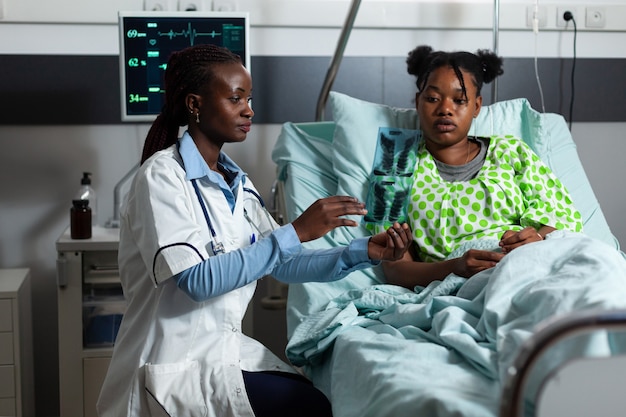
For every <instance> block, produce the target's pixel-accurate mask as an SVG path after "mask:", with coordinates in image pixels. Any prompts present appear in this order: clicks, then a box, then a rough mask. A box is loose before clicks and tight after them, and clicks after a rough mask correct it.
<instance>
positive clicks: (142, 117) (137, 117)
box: [118, 11, 252, 122]
mask: <svg viewBox="0 0 626 417" xmlns="http://www.w3.org/2000/svg"><path fill="white" fill-rule="evenodd" d="M151 17H154V18H187V19H188V18H193V19H198V18H200V19H201V18H235V19H243V21H244V26H245V27H244V32H245V33H244V38H245V39H244V42H245V45H246V51H245V57H242V58H243V60H244V62H243V64H244V66H245V67H246V68H247V69H248V71H252V70H251V68H250V66H251V60H250V14H249V13H248V12H237V11H232V12H231V11H228V12H225V11H219V12H218V11H120V12H118V34H119V35H118V36H119V72H120V105H121V120H122V122H153V121H154V119H156V117H157V115H156V114H128V108H127V106H126V70H125V65H126V63H125V61H126V59H125V56H124V52H125V46H124V36H125V35H124V19H125V18H151Z"/></svg>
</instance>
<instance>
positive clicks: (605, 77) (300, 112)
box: [0, 55, 626, 125]
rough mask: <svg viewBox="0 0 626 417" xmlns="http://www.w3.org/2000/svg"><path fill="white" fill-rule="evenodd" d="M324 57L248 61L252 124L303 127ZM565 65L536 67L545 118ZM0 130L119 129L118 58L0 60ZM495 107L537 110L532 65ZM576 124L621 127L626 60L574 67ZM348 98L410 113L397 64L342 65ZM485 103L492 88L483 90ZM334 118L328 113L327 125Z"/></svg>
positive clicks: (507, 85)
mask: <svg viewBox="0 0 626 417" xmlns="http://www.w3.org/2000/svg"><path fill="white" fill-rule="evenodd" d="M329 64H330V57H328V58H327V57H271V56H259V57H253V58H252V75H253V78H254V86H255V87H254V93H253V97H254V110H255V113H256V115H255V122H256V123H283V122H286V121H294V122H306V121H313V120H315V110H316V106H317V101H318V97H319V94H320V91H321V88H322V84H323V81H324V77H325V76H326V73H327V71H328V66H329ZM572 64H573V60H571V59H558V58H543V59H539V61H538V67H539V75H540V79H541V83H542V87H543V93H544V94H543V95H544V102H545V110H546V111H548V112H554V113H560V114H563V115H564V116H565V118H566V119H568V120H569V111H570V99H571V92H572V89H571V74H572ZM0 68H1V69H2V70H1V71H2V72H1V74H2V77H0V97H1V100H0V124H3V125H85V124H118V123H121V121H120V96H119V70H118V57H117V56H59V55H0ZM504 70H505V72H504V75H503V76H502V77H500V78H499V81H498V99H499V100H505V99H510V98H518V97H526V98H528V99H529V100H530V102H531V103H532V105H533V107H535V108H536V109H537V110H541V99H540V94H539V88H538V86H537V81H536V78H535V71H534V62H533V59H532V58H505V60H504ZM574 86H575V91H574V92H575V94H574V98H575V101H574V108H573V121H574V122H623V121H626V113H625V112H624V111H623V110H622V109H624V108H626V59H578V60H577V61H576V66H575V84H574ZM332 89H333V90H335V91H340V92H343V93H346V94H349V95H352V96H354V97H358V98H361V99H363V100H368V101H372V102H378V103H385V104H388V105H391V106H396V107H413V106H414V93H415V86H414V83H413V78H412V77H411V76H409V75H408V74H407V73H406V68H405V63H404V58H403V57H387V58H380V57H345V58H343V60H342V62H341V65H340V67H339V72H338V74H337V77H336V80H335V83H334V84H333V87H332ZM483 96H484V102H485V104H489V103H490V102H491V85H486V86H485V87H484V89H483ZM331 118H332V114H330V112H329V110H328V109H327V110H326V112H325V119H326V120H329V119H331Z"/></svg>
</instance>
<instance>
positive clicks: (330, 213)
mask: <svg viewBox="0 0 626 417" xmlns="http://www.w3.org/2000/svg"><path fill="white" fill-rule="evenodd" d="M365 214H367V210H366V209H365V204H364V203H362V202H360V201H359V200H357V199H356V198H354V197H349V196H332V197H327V198H321V199H319V200H317V201H316V202H315V203H313V204H311V206H309V208H307V209H306V210H305V211H304V213H302V214H301V215H300V216H299V217H298V218H297V219H295V220H294V221H293V222H292V223H291V225H292V226H293V228H294V229H295V230H296V233H297V234H298V238H300V242H308V241H310V240H315V239H317V238H319V237H322V236H324V235H325V234H326V233H328V232H330V231H331V230H333V229H334V228H336V227H341V226H351V227H355V226H358V223H357V222H356V221H354V220H351V219H347V218H344V217H341V216H346V215H358V216H364V215H365Z"/></svg>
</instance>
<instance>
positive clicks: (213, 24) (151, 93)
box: [119, 12, 250, 122]
mask: <svg viewBox="0 0 626 417" xmlns="http://www.w3.org/2000/svg"><path fill="white" fill-rule="evenodd" d="M119 32H120V96H121V100H122V102H121V107H122V121H125V122H152V121H153V120H154V119H155V118H156V116H157V115H158V114H159V113H160V112H161V107H162V106H163V96H164V94H163V93H164V89H163V75H164V73H165V68H166V67H167V61H168V59H169V57H170V55H171V53H172V52H174V51H177V50H180V49H184V48H186V47H188V46H191V45H197V44H203V43H212V44H216V45H219V46H223V47H226V48H228V49H230V50H231V51H232V52H234V53H236V54H238V55H239V56H240V57H241V59H242V62H243V64H244V65H245V66H246V68H248V70H250V47H249V33H250V22H249V16H248V13H245V12H119Z"/></svg>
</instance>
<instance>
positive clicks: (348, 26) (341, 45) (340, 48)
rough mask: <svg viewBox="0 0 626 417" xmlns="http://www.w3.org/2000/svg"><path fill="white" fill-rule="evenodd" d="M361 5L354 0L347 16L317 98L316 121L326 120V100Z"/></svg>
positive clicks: (357, 0)
mask: <svg viewBox="0 0 626 417" xmlns="http://www.w3.org/2000/svg"><path fill="white" fill-rule="evenodd" d="M360 5H361V0H352V4H351V5H350V10H349V12H348V16H347V17H346V21H345V23H344V25H343V29H342V30H341V34H340V35H339V41H338V42H337V48H336V49H335V55H334V56H333V60H332V61H331V64H330V67H329V68H328V71H327V72H326V79H325V80H324V85H323V86H322V91H320V96H319V98H318V100H317V110H316V112H315V121H317V122H321V121H323V120H324V109H325V108H326V100H328V94H329V93H330V89H331V88H332V85H333V82H334V81H335V77H336V76H337V71H339V64H341V59H342V58H343V53H344V51H345V49H346V45H347V44H348V38H349V37H350V32H352V26H354V20H355V19H356V15H357V12H358V11H359V6H360Z"/></svg>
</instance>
